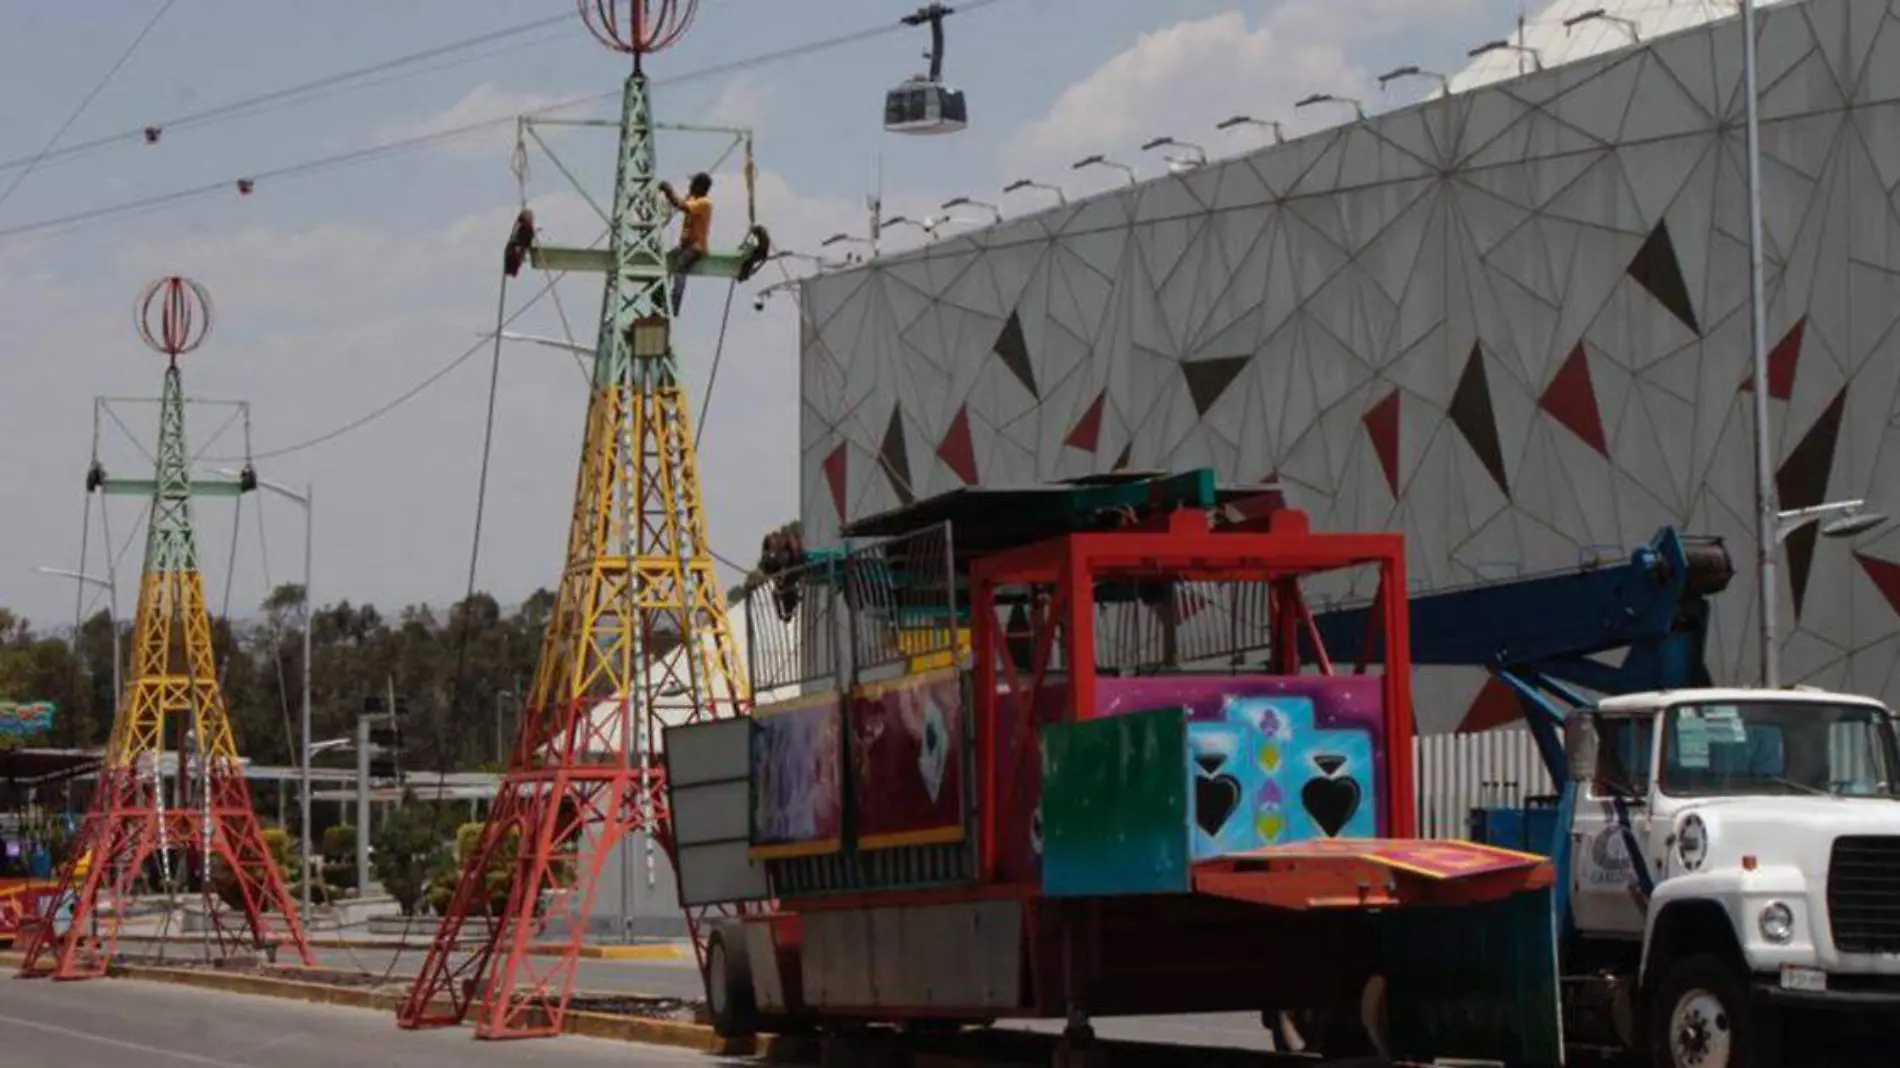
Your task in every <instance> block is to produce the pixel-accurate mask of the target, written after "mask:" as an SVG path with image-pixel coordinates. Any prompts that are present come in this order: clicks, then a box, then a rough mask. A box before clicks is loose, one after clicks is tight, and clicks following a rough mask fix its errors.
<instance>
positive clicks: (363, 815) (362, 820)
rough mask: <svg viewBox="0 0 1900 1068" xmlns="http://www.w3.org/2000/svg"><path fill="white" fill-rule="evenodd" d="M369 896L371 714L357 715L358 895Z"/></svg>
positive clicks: (358, 897) (361, 897) (361, 896)
mask: <svg viewBox="0 0 1900 1068" xmlns="http://www.w3.org/2000/svg"><path fill="white" fill-rule="evenodd" d="M368 896H369V714H368V713H367V712H365V714H363V715H361V716H358V717H356V897H357V900H359V901H360V900H362V899H363V898H365V897H368Z"/></svg>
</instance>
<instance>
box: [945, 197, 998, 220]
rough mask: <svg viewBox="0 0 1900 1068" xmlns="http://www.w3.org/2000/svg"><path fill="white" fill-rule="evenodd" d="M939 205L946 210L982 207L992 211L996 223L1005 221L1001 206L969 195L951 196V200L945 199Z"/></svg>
mask: <svg viewBox="0 0 1900 1068" xmlns="http://www.w3.org/2000/svg"><path fill="white" fill-rule="evenodd" d="M938 206H939V207H941V208H942V209H943V210H944V211H951V210H954V209H956V208H965V207H968V208H982V209H983V210H984V211H987V212H989V213H990V216H991V218H992V221H994V222H995V223H996V224H998V225H1001V224H1002V222H1003V209H1002V208H999V207H997V206H996V205H994V204H985V203H984V202H982V201H981V200H971V199H970V198H969V197H951V198H950V199H949V200H946V201H944V202H943V203H942V204H940V205H938Z"/></svg>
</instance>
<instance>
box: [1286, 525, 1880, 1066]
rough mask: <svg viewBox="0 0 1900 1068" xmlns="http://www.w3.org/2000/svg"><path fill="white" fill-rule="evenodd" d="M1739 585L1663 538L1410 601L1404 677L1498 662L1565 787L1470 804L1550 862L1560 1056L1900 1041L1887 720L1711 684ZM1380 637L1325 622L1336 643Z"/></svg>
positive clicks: (1699, 551)
mask: <svg viewBox="0 0 1900 1068" xmlns="http://www.w3.org/2000/svg"><path fill="white" fill-rule="evenodd" d="M1732 575H1733V566H1732V564H1731V563H1730V561H1729V558H1728V554H1727V552H1726V551H1725V550H1724V549H1723V548H1722V546H1721V544H1720V542H1719V541H1716V540H1713V539H1693V538H1687V537H1684V536H1683V535H1681V534H1679V533H1677V532H1676V531H1675V530H1673V529H1664V530H1662V531H1660V532H1659V533H1658V534H1657V535H1656V537H1655V538H1654V539H1653V540H1652V541H1651V542H1650V543H1649V544H1648V545H1645V546H1643V547H1641V548H1638V549H1636V550H1635V551H1634V552H1633V553H1632V554H1631V555H1630V556H1629V557H1628V559H1627V560H1623V561H1619V562H1616V563H1612V564H1607V565H1598V564H1591V565H1587V566H1582V567H1579V568H1578V569H1575V570H1572V571H1567V572H1561V573H1557V574H1550V575H1542V576H1533V577H1530V578H1526V579H1518V580H1507V581H1502V582H1496V583H1489V584H1484V585H1479V586H1473V587H1468V588H1464V589H1458V590H1449V591H1444V592H1439V593H1432V594H1423V595H1418V594H1415V595H1414V596H1412V597H1411V598H1410V603H1409V608H1410V617H1411V628H1410V632H1411V649H1410V655H1411V661H1412V663H1414V664H1421V665H1423V664H1431V665H1463V666H1481V667H1484V668H1486V669H1487V670H1489V671H1490V672H1491V674H1492V676H1493V677H1494V678H1495V679H1496V680H1497V681H1498V682H1499V683H1501V684H1503V685H1504V686H1506V687H1508V688H1509V689H1510V691H1511V692H1512V693H1514V694H1515V695H1516V696H1517V698H1518V700H1519V703H1520V704H1521V705H1522V708H1523V713H1524V719H1525V722H1526V725H1527V726H1528V727H1529V729H1530V731H1531V734H1532V736H1533V738H1534V739H1535V740H1536V742H1537V746H1538V750H1539V752H1540V754H1541V755H1542V757H1543V762H1544V764H1545V767H1546V770H1547V771H1548V772H1549V774H1550V778H1551V781H1552V783H1553V784H1555V785H1556V786H1557V793H1556V794H1555V795H1547V796H1543V797H1531V798H1527V799H1525V802H1524V803H1523V804H1520V805H1511V806H1495V807H1490V808H1481V809H1478V810H1476V811H1474V812H1473V813H1472V814H1471V835H1470V837H1471V838H1472V839H1473V840H1475V841H1479V842H1490V843H1493V844H1499V845H1509V846H1511V847H1513V848H1520V849H1525V850H1527V851H1529V852H1533V853H1538V854H1541V855H1545V856H1548V857H1550V858H1551V860H1552V861H1553V863H1554V864H1555V866H1556V869H1557V873H1556V880H1555V887H1554V891H1555V892H1554V904H1555V908H1556V910H1557V925H1556V932H1557V939H1558V961H1559V970H1560V975H1561V990H1562V1008H1563V1014H1562V1021H1563V1028H1564V1039H1565V1042H1564V1045H1565V1046H1566V1048H1568V1049H1569V1050H1572V1051H1577V1050H1580V1049H1591V1050H1594V1051H1599V1052H1614V1053H1621V1054H1635V1055H1637V1056H1638V1057H1639V1058H1643V1059H1646V1060H1647V1061H1648V1063H1650V1064H1651V1065H1653V1066H1654V1068H1780V1066H1781V1065H1782V1064H1783V1063H1784V1062H1783V1059H1782V1052H1783V1049H1784V1047H1785V1045H1786V1041H1785V1040H1786V1039H1787V1038H1788V1036H1789V1035H1790V1034H1791V1033H1793V1032H1794V1029H1791V1028H1790V1027H1789V1026H1788V1025H1789V1024H1790V1022H1792V1021H1795V1020H1812V1021H1814V1023H1813V1025H1812V1026H1813V1027H1814V1028H1815V1030H1814V1031H1813V1032H1809V1031H1807V1029H1806V1028H1803V1029H1801V1030H1800V1032H1799V1033H1821V1032H1823V1031H1826V1032H1832V1031H1835V1030H1837V1029H1839V1027H1840V1025H1842V1024H1846V1023H1853V1024H1857V1025H1859V1029H1865V1030H1872V1031H1874V1032H1875V1033H1877V1034H1882V1035H1885V1036H1888V1038H1889V1040H1890V1039H1891V1037H1893V1036H1896V1035H1900V804H1896V800H1900V793H1897V792H1896V789H1897V784H1900V754H1897V753H1896V748H1895V724H1894V716H1893V713H1892V712H1891V710H1889V709H1888V708H1886V707H1884V706H1883V705H1882V704H1881V703H1880V702H1879V701H1876V700H1873V699H1870V698H1867V697H1861V696H1855V695H1851V694H1843V693H1830V692H1826V691H1822V690H1817V689H1811V688H1806V687H1793V688H1789V689H1739V688H1721V687H1716V686H1713V685H1712V684H1711V683H1712V680H1711V678H1710V674H1709V671H1708V669H1707V666H1706V660H1705V647H1706V644H1707V634H1708V623H1709V601H1708V599H1709V598H1710V597H1712V596H1714V595H1715V594H1717V593H1719V592H1720V591H1721V590H1722V589H1723V588H1725V587H1726V586H1727V585H1728V583H1729V580H1730V578H1731V576H1732ZM1373 626H1376V621H1374V620H1373V618H1372V617H1371V616H1370V615H1369V614H1368V613H1367V612H1365V611H1362V610H1344V611H1338V612H1324V613H1320V614H1319V616H1318V619H1317V632H1318V634H1319V635H1320V638H1321V640H1322V642H1323V643H1324V644H1327V645H1332V644H1350V643H1351V642H1352V641H1354V640H1355V639H1357V638H1358V637H1360V636H1363V635H1364V634H1366V633H1367V632H1368V629H1369V628H1370V627H1373ZM1617 654H1620V659H1617ZM1591 694H1595V695H1598V696H1596V697H1594V698H1593V697H1592V696H1590V695H1591ZM1822 1013H1827V1014H1832V1019H1831V1020H1822V1019H1819V1018H1818V1017H1817V1014H1822ZM1368 1022H1369V1023H1371V1025H1372V1027H1373V1028H1374V1029H1376V1027H1377V1026H1378V1024H1377V1021H1376V1019H1373V1020H1370V1021H1368ZM1375 1037H1376V1036H1375Z"/></svg>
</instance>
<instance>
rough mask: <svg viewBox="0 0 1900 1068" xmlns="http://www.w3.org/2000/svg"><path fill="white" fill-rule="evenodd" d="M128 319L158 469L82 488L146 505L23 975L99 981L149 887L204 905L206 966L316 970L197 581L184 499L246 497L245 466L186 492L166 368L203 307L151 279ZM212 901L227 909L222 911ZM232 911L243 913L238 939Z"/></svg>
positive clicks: (175, 388) (177, 405)
mask: <svg viewBox="0 0 1900 1068" xmlns="http://www.w3.org/2000/svg"><path fill="white" fill-rule="evenodd" d="M137 321H138V328H139V334H140V336H141V337H142V338H143V339H144V341H145V342H146V344H147V345H149V346H151V347H152V348H153V349H154V350H156V351H158V352H159V353H160V354H161V355H163V356H165V357H166V366H165V382H164V390H163V394H162V396H161V398H160V401H159V427H158V448H157V450H156V452H155V457H156V461H157V462H156V470H155V471H154V474H153V478H152V480H151V481H144V480H139V479H111V478H107V477H105V473H104V469H103V468H102V467H101V466H100V465H99V463H98V461H97V459H95V460H94V462H93V467H92V470H91V471H90V473H89V474H88V476H87V491H88V492H93V491H100V492H104V493H111V494H118V493H123V494H134V495H140V496H145V497H148V498H150V500H151V502H152V510H151V520H150V526H149V529H148V532H147V535H146V543H145V565H144V575H143V577H142V579H141V581H140V583H139V604H138V616H137V619H136V623H135V624H134V636H133V644H132V672H131V679H130V682H129V683H128V685H127V687H126V692H125V695H124V700H123V702H122V705H121V711H120V713H119V715H118V718H117V719H116V720H115V721H114V722H113V726H112V736H111V741H110V743H109V745H108V748H107V752H106V759H105V762H104V764H103V766H102V767H101V770H100V774H99V784H98V790H97V793H96V794H95V796H94V799H93V805H92V810H91V812H90V813H89V814H88V815H87V818H86V822H85V824H84V825H83V827H82V828H81V830H80V835H79V839H78V842H77V843H76V848H75V849H74V850H73V853H72V856H71V857H70V858H69V859H68V860H67V862H66V864H65V866H64V868H63V869H62V871H61V873H60V889H59V893H58V894H56V895H54V896H53V897H51V898H49V899H47V904H46V911H45V913H44V914H43V915H42V917H41V922H40V923H39V924H38V926H37V927H36V928H35V930H34V932H33V935H32V937H31V940H30V941H29V942H28V944H27V948H26V959H25V961H24V963H23V964H22V967H21V974H22V975H28V976H33V975H43V974H47V973H48V972H50V973H51V975H52V976H53V978H55V979H87V978H94V977H97V976H100V975H103V974H105V971H106V968H107V966H108V964H109V963H110V962H111V960H112V958H113V957H114V955H115V954H116V951H117V946H118V939H119V931H120V927H121V924H122V923H123V921H124V917H125V914H126V912H127V911H128V906H130V905H131V904H132V900H133V898H134V896H135V894H136V892H137V890H138V889H139V886H140V884H141V883H147V882H153V881H155V882H156V883H157V884H158V886H159V888H161V889H163V890H164V891H165V892H166V893H167V894H168V895H170V894H174V893H176V892H177V891H179V890H181V889H182V890H190V891H193V892H195V893H196V895H198V896H199V897H201V898H202V899H203V905H204V912H205V916H206V918H207V920H208V922H209V923H210V928H211V929H210V932H209V934H208V936H207V937H206V938H205V940H204V943H203V944H204V947H205V952H206V953H207V954H208V955H211V956H213V957H217V958H223V957H229V956H233V955H235V954H237V953H239V952H243V951H245V950H247V949H249V950H258V949H269V950H273V951H276V950H284V949H288V950H291V951H294V952H295V953H297V954H298V955H299V956H300V957H301V958H302V959H303V961H304V963H306V964H314V963H315V960H314V959H313V958H312V957H311V956H310V948H309V944H308V942H307V940H306V939H305V937H304V931H303V925H302V921H301V919H300V917H299V915H298V913H297V908H296V905H295V903H294V902H293V901H292V899H291V897H290V894H289V891H288V890H287V888H286V886H285V883H284V878H283V874H282V873H281V872H279V871H278V870H277V865H276V862H275V861H274V860H273V859H272V857H271V853H270V849H269V848H268V846H267V845H266V844H265V842H264V836H263V829H262V826H261V825H260V823H259V821H258V818H257V813H256V812H255V810H253V808H252V807H251V794H250V788H249V787H248V786H247V785H246V783H245V780H244V772H243V766H242V763H241V761H240V758H239V756H238V749H237V740H236V738H235V736H234V735H233V734H232V731H231V721H230V718H229V716H228V715H227V713H226V708H225V702H224V692H223V689H222V688H221V687H220V686H219V684H218V669H217V664H216V660H215V656H214V654H213V650H212V642H211V617H210V614H209V612H208V611H207V609H206V606H205V591H204V576H203V575H202V573H200V571H199V568H198V544H197V538H196V535H195V533H194V530H193V526H192V508H191V500H192V497H193V496H205V495H215V496H231V497H235V496H237V495H239V494H242V493H244V492H246V491H248V490H249V489H251V488H253V487H254V486H255V479H254V477H253V476H252V475H251V474H250V468H249V467H248V466H247V467H246V468H245V472H244V474H243V476H241V477H240V478H237V479H232V480H225V481H198V482H194V481H193V479H192V477H191V473H190V460H189V456H190V454H189V453H188V452H187V450H186V447H185V397H184V388H183V385H182V382H181V376H180V374H179V370H178V357H179V356H180V355H182V354H184V353H186V352H190V351H192V350H193V349H195V348H197V347H198V345H199V344H201V343H202V342H203V341H204V338H205V336H206V335H207V334H208V333H209V331H210V326H211V303H210V298H209V295H208V294H207V293H206V292H205V291H204V289H203V287H201V286H199V285H198V283H196V282H193V281H191V280H190V279H187V278H179V277H169V278H163V279H160V280H158V281H157V282H154V283H153V284H152V285H151V286H149V287H148V288H147V289H146V291H145V293H144V296H143V297H142V298H141V300H140V302H139V305H138V320H137ZM168 744H170V745H173V746H175V747H176V752H177V757H178V761H179V768H178V774H177V776H176V778H174V779H173V780H172V784H171V786H170V788H168V786H167V784H166V782H165V776H164V774H163V768H162V764H163V761H164V758H165V757H166V755H167V753H166V748H167V745H168ZM221 886H222V887H223V889H224V893H222V894H221V893H220V887H221ZM69 895H70V899H71V900H72V901H73V903H74V904H73V914H72V922H71V923H70V924H68V925H67V926H66V928H65V929H64V930H63V931H57V930H55V926H54V923H53V917H54V915H55V912H56V911H57V908H58V905H59V903H60V902H61V901H63V900H67V899H68V898H69ZM221 896H223V897H225V898H226V899H228V900H233V901H234V904H235V906H236V907H235V908H232V909H229V910H226V909H225V908H223V907H221V905H220V902H219V898H220V897H221ZM230 912H239V913H241V914H242V924H241V926H240V925H239V924H237V923H233V922H232V920H231V917H230V915H229V913H230ZM246 936H248V938H247V937H246Z"/></svg>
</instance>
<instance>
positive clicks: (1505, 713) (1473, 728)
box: [1458, 677, 1524, 734]
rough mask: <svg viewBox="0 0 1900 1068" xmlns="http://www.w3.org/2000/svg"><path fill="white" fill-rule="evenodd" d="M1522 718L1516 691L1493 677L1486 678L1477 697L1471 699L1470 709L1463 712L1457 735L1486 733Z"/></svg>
mask: <svg viewBox="0 0 1900 1068" xmlns="http://www.w3.org/2000/svg"><path fill="white" fill-rule="evenodd" d="M1523 716H1524V706H1523V705H1521V704H1519V703H1518V700H1517V691H1515V690H1513V689H1511V688H1510V687H1509V686H1507V685H1505V684H1504V683H1502V682H1499V681H1498V680H1497V679H1496V678H1495V677H1492V678H1487V679H1485V680H1484V685H1483V686H1480V687H1478V696H1476V697H1474V698H1472V699H1471V707H1470V708H1469V709H1466V710H1465V718H1464V719H1462V720H1460V721H1459V722H1458V733H1459V734H1475V733H1477V732H1478V731H1488V730H1490V729H1491V728H1493V727H1502V726H1504V725H1505V724H1507V723H1516V722H1517V721H1518V720H1519V719H1521V718H1523Z"/></svg>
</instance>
